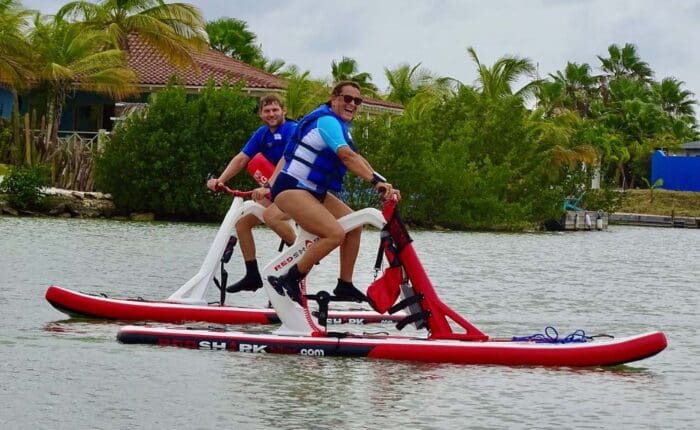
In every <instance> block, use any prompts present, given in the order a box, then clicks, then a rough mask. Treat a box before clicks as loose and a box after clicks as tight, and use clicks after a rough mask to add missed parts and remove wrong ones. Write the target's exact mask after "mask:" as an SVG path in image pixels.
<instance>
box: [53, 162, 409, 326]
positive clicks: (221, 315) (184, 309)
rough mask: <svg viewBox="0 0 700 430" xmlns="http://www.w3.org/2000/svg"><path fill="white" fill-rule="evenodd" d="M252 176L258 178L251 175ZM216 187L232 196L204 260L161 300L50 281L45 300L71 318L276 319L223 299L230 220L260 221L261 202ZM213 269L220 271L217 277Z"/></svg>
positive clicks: (342, 320)
mask: <svg viewBox="0 0 700 430" xmlns="http://www.w3.org/2000/svg"><path fill="white" fill-rule="evenodd" d="M250 164H252V163H250ZM254 177H255V178H256V179H257V178H258V176H257V175H254ZM260 180H263V181H264V180H266V178H265V177H264V176H263V177H261V178H260ZM222 191H225V192H227V193H229V194H231V195H232V196H233V197H234V199H233V202H232V203H231V207H230V208H229V210H228V212H227V213H226V216H225V217H224V220H223V222H222V223H221V226H220V227H219V230H218V232H217V234H216V237H215V238H214V241H213V243H212V245H211V247H210V248H209V251H208V252H207V255H206V257H205V258H204V262H203V263H202V265H201V267H200V269H199V271H198V272H197V273H196V274H195V275H194V276H193V277H192V278H190V279H189V280H188V281H187V282H185V283H184V284H183V285H182V286H181V287H180V288H178V289H177V291H175V292H174V293H173V294H171V295H170V297H168V298H167V299H165V300H145V299H143V298H116V297H108V296H107V295H106V294H94V293H84V292H78V291H73V290H70V289H67V288H62V287H59V286H57V285H51V286H49V287H48V289H47V290H46V300H48V302H49V303H51V305H53V306H54V307H55V308H56V309H58V310H59V311H61V312H64V313H66V314H68V315H70V316H72V317H83V318H100V319H113V320H127V321H158V322H171V323H182V322H188V321H202V322H211V323H217V324H248V323H254V324H276V323H279V322H280V319H279V317H278V315H277V312H276V311H275V309H273V308H253V307H240V306H231V305H227V304H226V303H225V301H226V286H227V282H228V272H227V271H226V268H225V265H226V263H228V262H229V260H230V258H231V255H232V253H233V250H234V248H235V246H236V243H237V238H236V230H235V225H236V222H237V221H238V220H239V219H240V218H242V217H244V216H246V215H248V214H253V215H255V216H256V217H258V219H260V220H262V213H263V210H264V207H263V206H261V205H260V204H258V203H255V202H253V201H244V197H249V196H250V195H251V194H252V192H250V191H238V190H232V189H230V188H228V187H222ZM297 242H299V241H297ZM293 249H297V248H293ZM217 270H218V272H219V273H220V274H219V277H218V278H217V276H216V275H217V273H216V272H217ZM214 287H215V288H217V289H218V290H219V291H220V296H219V300H218V301H216V302H213V303H210V302H208V301H207V300H206V299H205V298H206V294H207V291H209V289H210V288H214ZM401 318H402V315H381V314H379V313H377V312H375V311H373V310H371V309H369V308H368V307H367V306H362V305H360V304H358V303H354V304H352V305H350V306H347V305H346V306H345V308H344V309H333V310H330V311H328V321H329V322H330V323H331V324H360V325H361V324H374V323H379V324H382V323H384V324H386V323H392V322H396V321H398V320H400V319H401Z"/></svg>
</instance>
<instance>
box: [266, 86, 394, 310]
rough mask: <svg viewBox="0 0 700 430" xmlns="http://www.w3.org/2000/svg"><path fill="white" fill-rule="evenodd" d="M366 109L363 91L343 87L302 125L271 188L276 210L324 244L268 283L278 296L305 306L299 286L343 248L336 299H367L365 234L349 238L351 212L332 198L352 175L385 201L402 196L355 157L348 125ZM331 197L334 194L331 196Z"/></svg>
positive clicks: (359, 230)
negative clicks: (345, 223)
mask: <svg viewBox="0 0 700 430" xmlns="http://www.w3.org/2000/svg"><path fill="white" fill-rule="evenodd" d="M361 104H362V96H361V94H360V87H359V86H358V85H357V84H356V83H355V82H351V81H343V82H340V83H338V84H337V85H336V86H335V87H334V88H333V91H332V93H331V98H330V100H329V101H328V102H327V103H326V104H323V105H321V106H320V107H319V108H317V109H316V110H314V111H313V112H311V113H310V114H308V115H306V116H305V117H304V118H302V119H301V120H300V121H299V125H298V127H297V131H296V133H295V135H294V137H293V139H292V141H291V142H290V144H289V145H288V146H287V148H286V149H285V153H284V167H283V168H282V170H281V171H280V172H279V174H278V175H277V177H276V179H275V182H274V184H273V185H272V198H273V201H274V202H275V204H276V205H277V206H278V207H279V208H280V209H281V210H282V211H284V212H285V213H286V214H287V215H289V216H290V217H291V218H292V219H294V220H295V221H296V222H297V224H299V225H300V226H301V227H302V228H304V229H305V230H306V231H308V232H310V233H312V234H315V235H317V236H318V237H319V240H318V241H317V242H315V243H314V245H313V246H311V247H309V248H308V249H307V250H306V252H304V255H303V256H302V257H301V259H300V260H299V262H298V264H296V265H294V266H292V267H291V268H290V269H289V271H288V272H287V274H285V275H283V276H280V277H275V276H270V277H269V278H268V280H269V281H270V283H271V284H272V286H273V287H274V288H275V290H276V291H277V293H279V294H281V295H284V294H286V295H287V296H289V297H290V298H291V299H292V300H294V301H296V302H297V303H299V304H301V303H302V301H301V288H300V282H301V280H302V279H303V278H304V276H306V274H307V273H308V272H309V271H310V270H311V268H312V267H313V266H314V264H316V263H317V262H319V261H320V260H321V259H322V258H323V257H325V256H326V255H328V254H329V253H331V252H332V251H333V250H334V249H335V248H337V247H340V278H338V284H337V286H336V288H335V289H334V290H333V293H334V294H335V295H336V296H337V297H339V298H343V299H346V300H355V301H364V300H367V297H366V296H365V295H364V294H363V293H362V292H360V291H359V290H358V289H357V288H355V286H354V285H353V284H352V276H353V271H354V268H355V260H356V259H357V254H358V252H359V248H360V235H361V233H362V228H361V227H360V228H357V229H355V230H352V231H350V232H348V233H347V234H345V231H344V230H343V228H342V227H341V225H340V224H339V223H338V221H337V219H338V218H340V217H343V216H345V215H347V214H349V213H352V209H350V207H349V206H348V205H346V204H345V203H343V202H342V201H341V200H340V199H338V198H337V197H336V196H335V195H333V194H332V193H331V192H336V193H337V192H339V191H340V190H341V186H342V183H343V177H344V176H345V173H346V172H347V170H348V169H349V170H350V171H352V172H353V173H355V174H356V175H358V176H360V177H361V178H363V179H365V180H367V181H368V182H370V183H371V184H372V185H373V186H374V187H375V188H377V189H378V190H379V189H381V190H384V193H385V195H386V196H392V195H396V197H397V198H398V197H400V196H399V192H398V190H394V189H393V188H392V186H391V184H390V183H388V182H386V179H384V178H383V177H382V176H381V175H380V174H378V173H377V172H375V171H374V169H372V166H370V164H369V163H368V162H367V160H365V158H364V157H362V156H361V155H360V154H358V153H357V152H355V146H354V144H353V141H352V137H351V135H350V129H349V124H350V122H351V121H352V119H353V118H354V117H355V114H356V113H357V110H358V108H359V107H360V105H361ZM329 191H330V192H329Z"/></svg>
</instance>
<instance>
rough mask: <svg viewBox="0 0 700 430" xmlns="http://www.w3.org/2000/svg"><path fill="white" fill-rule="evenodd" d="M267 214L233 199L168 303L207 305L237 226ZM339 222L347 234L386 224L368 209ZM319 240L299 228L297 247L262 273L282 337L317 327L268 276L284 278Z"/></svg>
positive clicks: (379, 213)
mask: <svg viewBox="0 0 700 430" xmlns="http://www.w3.org/2000/svg"><path fill="white" fill-rule="evenodd" d="M264 210H265V208H264V207H263V206H262V205H260V204H259V203H256V202H253V201H250V200H248V201H244V199H243V198H242V197H234V199H233V202H232V203H231V207H230V208H229V210H228V212H227V213H226V216H225V217H224V220H223V222H222V223H221V226H220V227H219V230H218V232H217V233H216V237H215V238H214V242H213V243H212V245H211V247H210V248H209V251H208V252H207V255H206V257H205V258H204V262H203V263H202V266H201V267H200V269H199V271H198V272H197V273H196V274H195V275H194V276H193V277H192V278H190V279H189V280H188V281H187V282H185V283H184V284H183V285H182V286H181V287H180V288H178V290H177V291H175V292H174V293H173V294H172V295H171V296H170V297H168V299H167V301H169V302H175V303H183V304H191V305H203V306H205V305H207V301H206V298H205V296H206V293H207V291H208V289H209V287H210V286H211V285H212V284H213V283H214V282H213V279H214V273H215V271H216V270H217V268H218V265H219V263H220V261H221V256H222V255H223V253H224V251H225V249H226V245H227V243H228V241H229V238H230V237H231V235H234V236H235V227H236V223H237V222H238V220H239V219H241V218H242V217H244V216H246V215H250V214H252V215H255V216H256V217H257V218H258V219H260V220H261V221H262V214H263V211H264ZM338 222H339V223H340V225H341V226H342V227H343V229H344V230H345V231H346V232H348V231H351V230H354V229H355V228H357V227H360V226H362V225H365V224H369V225H372V226H374V227H376V228H378V229H381V228H382V227H384V224H386V221H385V220H384V216H383V215H382V213H381V212H380V211H379V210H377V209H373V208H365V209H362V210H359V211H357V212H353V213H351V214H348V215H346V216H344V217H342V218H340V219H338ZM316 240H318V236H316V235H313V234H311V233H309V232H307V231H306V230H304V229H302V228H298V229H297V239H296V241H295V242H294V244H293V245H292V246H291V247H289V248H287V249H286V250H285V251H283V252H281V253H280V254H279V255H278V256H277V257H275V258H274V259H272V261H270V262H269V263H268V264H267V265H266V266H265V267H264V268H263V270H262V277H263V285H264V287H265V292H266V293H267V295H268V297H269V299H270V303H271V304H272V306H273V307H274V308H275V311H276V312H277V315H278V316H279V318H280V320H281V321H282V327H281V328H280V329H279V330H278V331H277V332H278V333H279V334H293V335H310V334H312V333H314V332H317V331H318V327H316V326H315V324H314V323H313V321H311V319H310V317H309V314H308V309H307V310H304V309H303V308H302V307H301V306H299V305H298V304H297V303H296V302H294V301H292V300H291V299H290V298H289V297H287V296H286V295H284V296H281V295H279V294H277V292H276V291H275V290H274V288H272V286H271V285H270V284H269V282H268V281H267V277H268V276H281V275H283V274H285V273H287V271H288V270H289V268H290V267H292V266H293V265H294V264H296V263H297V262H298V260H299V259H300V258H301V256H302V255H303V254H304V252H305V251H306V249H307V248H308V247H309V246H310V245H313V243H314V242H315V241H316Z"/></svg>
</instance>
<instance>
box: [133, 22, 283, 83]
mask: <svg viewBox="0 0 700 430" xmlns="http://www.w3.org/2000/svg"><path fill="white" fill-rule="evenodd" d="M192 57H193V58H194V60H195V62H196V63H197V65H198V66H199V71H197V70H195V69H194V68H193V67H186V68H177V67H175V66H174V65H173V64H172V63H170V62H169V61H168V60H167V59H166V58H165V56H163V55H162V54H160V53H159V52H158V51H157V50H156V49H155V48H153V47H151V46H150V45H148V44H146V43H145V42H144V41H143V40H142V39H141V38H140V37H139V36H138V35H136V34H130V35H129V55H128V60H127V62H128V65H129V67H130V68H132V69H133V70H134V71H135V72H136V74H137V76H138V83H139V84H141V85H165V84H167V83H168V80H169V79H170V77H171V76H173V75H175V76H177V77H179V78H180V79H182V81H183V84H184V85H185V86H188V87H203V86H206V85H207V83H208V81H209V79H210V78H211V79H213V80H214V82H215V83H216V84H221V83H222V82H223V81H224V80H225V79H227V78H230V80H231V81H233V82H237V81H238V80H240V79H243V80H245V82H246V87H248V88H260V89H271V90H281V89H283V88H284V85H283V83H282V81H281V80H280V79H279V78H278V77H277V76H275V75H272V74H270V73H266V72H263V71H261V70H259V69H256V68H255V67H253V66H251V65H249V64H246V63H244V62H242V61H239V60H236V59H233V58H231V57H229V56H227V55H225V54H223V53H221V52H218V51H215V50H213V49H209V50H208V51H204V52H193V53H192Z"/></svg>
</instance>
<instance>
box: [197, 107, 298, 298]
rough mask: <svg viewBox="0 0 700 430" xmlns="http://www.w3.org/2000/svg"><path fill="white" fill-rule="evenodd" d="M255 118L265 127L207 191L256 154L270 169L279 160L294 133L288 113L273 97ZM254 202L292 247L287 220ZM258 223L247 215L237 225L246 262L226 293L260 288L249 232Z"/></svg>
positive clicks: (268, 206)
mask: <svg viewBox="0 0 700 430" xmlns="http://www.w3.org/2000/svg"><path fill="white" fill-rule="evenodd" d="M258 114H259V116H260V119H261V120H262V121H263V122H264V123H265V124H264V125H263V126H262V127H260V128H259V129H257V130H256V131H255V133H253V135H252V136H251V138H250V139H249V140H248V143H246V144H245V146H244V147H243V149H242V150H241V152H239V153H238V154H236V156H235V157H233V158H232V159H231V161H230V162H229V163H228V166H226V169H224V171H223V172H221V175H220V176H219V177H218V178H214V179H209V180H208V181H207V187H208V188H209V189H210V190H212V191H216V190H217V188H218V186H219V185H224V184H225V183H226V181H228V180H229V179H231V178H233V177H234V176H236V175H237V174H238V172H240V171H241V170H243V169H244V168H245V167H246V166H247V165H248V162H249V161H250V160H251V159H252V158H253V157H255V156H256V155H258V154H262V156H264V157H265V159H266V161H267V162H269V163H270V164H271V167H272V169H274V166H276V165H277V162H278V161H279V160H280V158H282V154H283V153H284V148H285V146H286V145H287V143H288V142H289V140H290V138H291V137H292V135H293V134H294V132H295V131H296V125H297V123H296V121H293V120H288V119H286V117H285V115H286V114H287V111H286V109H285V107H284V103H283V102H282V100H281V99H280V98H279V97H277V96H275V95H269V96H265V97H263V98H262V99H261V100H260V108H259V110H258ZM251 164H252V163H251ZM255 179H259V178H255ZM267 179H269V178H265V180H263V181H262V182H263V184H262V186H263V187H265V188H269V187H270V184H269V183H268V182H266V180H267ZM260 194H262V193H260V190H258V192H257V193H256V194H255V195H258V196H259V195H260ZM257 202H258V203H260V204H261V205H263V206H265V212H264V216H265V222H266V224H267V226H268V227H270V228H271V229H272V230H273V231H275V233H277V234H278V235H279V236H280V237H281V238H282V240H283V241H285V242H286V243H287V244H290V245H291V244H292V243H294V240H295V239H296V234H295V233H294V229H292V227H291V226H290V225H289V223H288V222H287V220H288V219H289V218H288V217H286V215H285V214H284V213H283V212H282V211H280V210H279V209H278V208H277V206H276V205H274V204H272V202H271V201H270V200H268V199H267V198H262V199H260V200H257ZM259 223H260V220H259V219H258V218H257V217H256V216H255V215H247V216H245V217H243V218H241V219H240V220H238V222H237V223H236V234H237V236H238V242H239V244H240V247H241V254H243V260H244V261H245V266H246V273H245V276H244V277H243V279H241V280H240V281H238V282H236V283H235V284H233V285H231V286H229V287H227V288H226V291H228V292H229V293H236V292H239V291H244V290H247V291H255V290H257V289H258V288H260V287H262V278H261V277H260V272H259V270H258V262H257V259H256V255H255V254H256V252H255V240H254V239H253V232H252V229H253V227H255V226H256V225H258V224H259Z"/></svg>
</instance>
